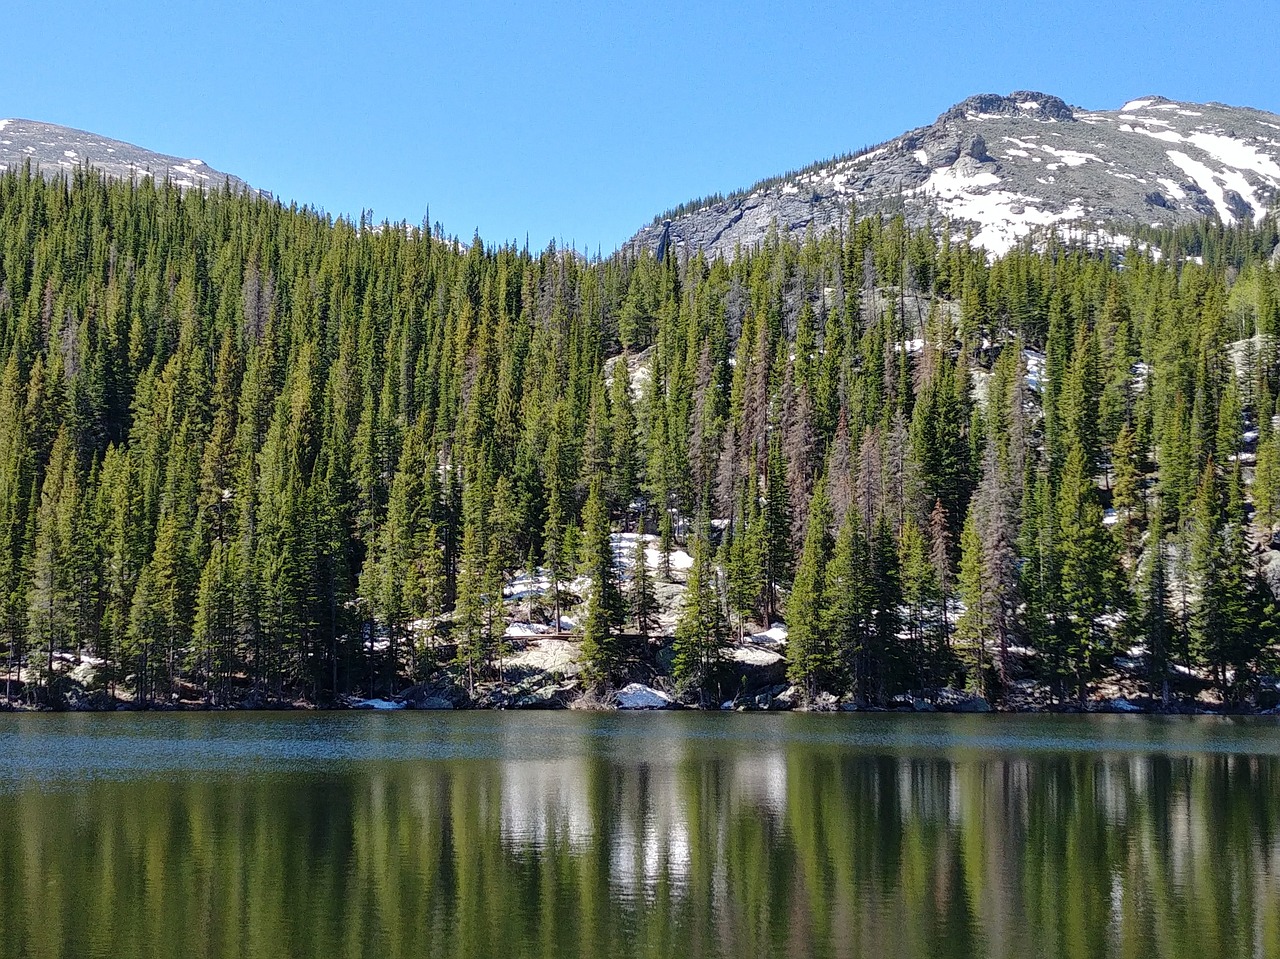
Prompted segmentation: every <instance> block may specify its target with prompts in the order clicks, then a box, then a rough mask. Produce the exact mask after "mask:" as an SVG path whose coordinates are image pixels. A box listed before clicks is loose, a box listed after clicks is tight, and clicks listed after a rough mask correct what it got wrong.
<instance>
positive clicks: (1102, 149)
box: [629, 91, 1280, 256]
mask: <svg viewBox="0 0 1280 959" xmlns="http://www.w3.org/2000/svg"><path fill="white" fill-rule="evenodd" d="M1278 196H1280V116H1277V115H1275V114H1271V113H1265V112H1262V111H1259V110H1253V109H1248V108H1244V107H1231V106H1224V105H1222V104H1219V103H1206V104H1189V103H1178V102H1175V101H1173V100H1167V99H1164V98H1163V97H1158V96H1147V97H1142V98H1140V99H1137V100H1130V101H1129V102H1128V103H1126V104H1124V105H1123V106H1122V107H1120V109H1118V110H1101V111H1092V110H1084V109H1081V108H1080V107H1072V106H1068V105H1067V104H1066V103H1065V102H1063V101H1062V100H1061V99H1059V98H1058V97H1055V96H1050V95H1048V94H1044V93H1033V92H1028V91H1019V92H1015V93H1013V94H1011V95H1009V96H1007V97H1004V96H998V95H995V94H984V95H980V96H974V97H970V98H969V99H967V100H964V101H962V102H961V103H958V104H956V105H955V106H954V107H952V108H951V109H949V110H947V111H946V112H945V113H943V114H942V115H941V116H940V117H938V119H937V120H936V121H935V122H934V123H933V124H931V125H929V126H925V127H920V128H918V129H916V130H912V131H911V132H909V133H905V134H903V135H902V136H900V137H898V138H897V139H894V140H892V141H890V142H888V143H885V144H883V145H881V146H879V147H877V148H875V149H872V150H868V151H865V152H863V153H861V154H859V155H856V156H852V157H845V158H840V159H836V160H832V161H830V162H827V163H820V164H817V165H815V166H812V167H810V168H808V169H807V170H805V171H802V172H800V173H798V174H794V175H788V176H786V177H781V178H775V179H772V180H766V181H763V182H762V183H761V184H758V185H757V186H755V187H753V188H751V189H749V190H747V191H744V192H742V193H739V194H735V195H733V196H730V197H728V198H726V199H724V200H723V201H720V202H715V203H712V204H709V205H706V206H703V207H702V208H700V209H696V210H693V211H689V212H684V213H683V214H681V215H677V216H675V217H673V218H672V221H671V239H672V241H673V243H674V244H675V247H676V249H680V248H685V249H689V250H692V249H701V250H704V251H706V252H707V253H708V254H709V255H713V256H714V255H722V256H732V255H733V254H734V250H735V248H737V247H738V246H740V245H741V246H743V247H749V246H752V245H754V244H756V243H758V242H760V240H761V239H763V237H764V236H765V234H766V232H767V231H768V229H769V228H770V225H771V224H773V223H775V222H776V223H777V225H778V228H779V229H780V230H782V231H785V232H803V231H805V230H806V229H808V228H809V227H810V226H812V227H813V228H814V229H815V230H817V231H819V232H821V231H823V230H826V229H829V228H832V227H836V226H839V225H842V224H844V223H845V221H846V220H847V218H848V215H849V211H850V209H851V208H852V207H853V206H854V205H855V204H856V206H857V208H858V209H859V210H862V211H867V212H871V211H877V210H878V211H886V212H897V211H903V212H905V214H906V216H907V219H908V221H909V222H910V223H911V224H912V225H913V226H922V225H924V224H925V223H926V222H930V221H932V222H933V223H934V224H935V225H937V224H940V223H942V222H944V221H947V220H949V221H950V222H951V224H952V231H953V233H959V232H962V231H964V230H965V229H972V231H973V233H974V242H975V243H977V244H979V245H981V246H983V247H985V248H986V249H987V250H988V251H990V252H992V253H997V254H998V253H1003V252H1005V251H1006V250H1008V249H1009V248H1010V247H1011V246H1013V245H1014V244H1015V243H1017V242H1018V241H1019V240H1020V239H1021V238H1023V237H1025V236H1027V235H1029V234H1032V233H1035V232H1036V231H1038V230H1044V229H1045V228H1048V227H1053V228H1056V229H1058V230H1059V231H1060V232H1067V231H1072V232H1087V233H1092V232H1096V231H1102V232H1104V233H1108V232H1109V230H1108V229H1107V228H1109V227H1118V228H1120V229H1123V228H1124V227H1125V226H1126V225H1138V224H1160V225H1162V226H1172V225H1177V224H1182V223H1190V222H1194V221H1196V220H1199V219H1200V218H1202V217H1205V216H1217V217H1218V218H1220V219H1221V220H1222V222H1223V223H1225V224H1228V225H1231V224H1235V223H1240V222H1243V221H1246V220H1257V219H1259V218H1261V217H1262V216H1263V215H1264V214H1265V213H1266V211H1268V210H1269V209H1271V208H1273V207H1274V205H1275V203H1276V199H1277V197H1278ZM662 231H663V222H662V218H661V217H660V218H658V219H656V220H655V221H654V222H653V223H652V224H650V225H649V226H647V227H645V228H644V229H642V230H640V231H639V232H638V233H637V234H636V235H635V236H634V237H633V238H632V240H631V241H630V244H629V245H631V246H632V247H637V248H639V247H647V248H649V249H656V247H657V245H658V243H659V240H660V238H661V236H662Z"/></svg>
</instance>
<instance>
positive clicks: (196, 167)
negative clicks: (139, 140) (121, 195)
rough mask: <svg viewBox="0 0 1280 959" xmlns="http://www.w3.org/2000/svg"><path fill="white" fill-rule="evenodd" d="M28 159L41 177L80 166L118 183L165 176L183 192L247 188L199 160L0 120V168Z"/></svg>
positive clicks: (50, 125) (42, 125)
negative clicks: (40, 173)
mask: <svg viewBox="0 0 1280 959" xmlns="http://www.w3.org/2000/svg"><path fill="white" fill-rule="evenodd" d="M27 160H30V161H31V163H32V165H33V166H36V167H38V168H39V169H40V170H41V171H42V172H43V173H44V174H45V175H46V176H49V175H52V174H54V173H57V172H59V171H62V170H68V171H69V170H73V169H75V168H76V167H78V166H81V165H83V164H86V163H87V164H88V165H89V166H91V167H96V168H97V169H99V170H102V171H103V172H104V173H106V174H107V175H108V176H112V177H118V178H121V179H130V178H137V177H141V176H152V177H155V178H156V179H158V180H163V179H164V178H165V177H168V178H170V179H171V180H172V181H173V183H174V185H175V186H177V187H180V188H182V189H187V188H190V187H193V186H195V185H197V184H199V185H201V186H203V187H205V188H206V189H214V188H221V187H222V185H223V183H230V184H231V188H232V189H233V190H248V189H251V188H250V186H249V184H247V183H245V182H244V181H243V180H241V179H240V178H239V177H235V176H232V175H231V174H229V173H223V172H222V171H220V170H215V169H214V168H213V167H211V166H209V165H208V164H207V163H205V162H204V161H203V160H193V159H183V158H182V157H176V156H167V155H166V154H163V153H155V152H154V151H152V150H146V149H143V148H142V147H139V146H135V145H134V144H132V143H125V142H123V141H121V140H109V139H107V138H106V137H101V136H98V135H97V134H96V133H87V132H85V131H84V130H76V129H73V128H71V127H63V126H58V125H57V124H54V123H41V122H39V121H38V120H0V168H4V167H8V166H19V165H21V164H22V163H23V162H25V161H27Z"/></svg>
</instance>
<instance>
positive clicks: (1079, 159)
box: [1040, 146, 1102, 166]
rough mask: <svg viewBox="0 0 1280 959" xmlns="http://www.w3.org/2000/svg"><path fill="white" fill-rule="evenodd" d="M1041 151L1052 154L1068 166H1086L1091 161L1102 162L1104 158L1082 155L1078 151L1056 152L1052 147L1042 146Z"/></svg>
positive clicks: (1087, 154)
mask: <svg viewBox="0 0 1280 959" xmlns="http://www.w3.org/2000/svg"><path fill="white" fill-rule="evenodd" d="M1040 149H1042V150H1044V151H1045V152H1046V153H1052V154H1053V155H1054V156H1056V157H1057V158H1058V159H1060V160H1061V161H1062V162H1063V163H1065V164H1066V165H1067V166H1084V165H1085V164H1086V163H1088V162H1089V161H1090V160H1092V161H1094V162H1095V163H1101V162H1102V157H1100V156H1095V155H1094V154H1092V153H1080V152H1078V151H1076V150H1055V149H1054V148H1053V147H1051V146H1042V147H1041V148H1040Z"/></svg>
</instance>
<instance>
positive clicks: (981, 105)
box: [938, 90, 1075, 123]
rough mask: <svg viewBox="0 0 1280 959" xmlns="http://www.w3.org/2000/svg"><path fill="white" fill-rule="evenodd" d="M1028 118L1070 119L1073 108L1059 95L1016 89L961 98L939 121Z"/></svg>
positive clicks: (1062, 120) (1073, 116) (1046, 119)
mask: <svg viewBox="0 0 1280 959" xmlns="http://www.w3.org/2000/svg"><path fill="white" fill-rule="evenodd" d="M999 116H1007V117H1028V118H1030V119H1033V120H1044V121H1049V120H1052V121H1058V122H1069V121H1072V120H1074V119H1075V113H1074V112H1073V111H1072V109H1071V107H1069V106H1067V104H1066V102H1065V101H1063V100H1062V99H1061V98H1060V97H1055V96H1051V95H1050V94H1048V93H1037V92H1035V91H1034V90H1015V91H1014V92H1013V93H1011V94H1009V95H1008V96H1007V97H1004V96H1000V95H999V94H998V93H980V94H978V95H977V96H972V97H969V98H968V99H965V100H961V101H960V102H959V103H957V104H956V105H955V106H953V107H952V108H951V109H949V110H947V111H946V112H945V113H943V114H942V116H940V117H938V122H939V123H944V122H946V121H948V120H961V121H964V120H975V119H979V120H980V119H986V118H990V117H999Z"/></svg>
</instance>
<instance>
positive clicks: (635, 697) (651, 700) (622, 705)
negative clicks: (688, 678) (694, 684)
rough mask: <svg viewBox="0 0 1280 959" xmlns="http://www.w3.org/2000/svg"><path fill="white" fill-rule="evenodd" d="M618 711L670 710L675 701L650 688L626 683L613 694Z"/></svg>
mask: <svg viewBox="0 0 1280 959" xmlns="http://www.w3.org/2000/svg"><path fill="white" fill-rule="evenodd" d="M614 698H615V700H616V701H617V706H618V708H619V709H670V708H671V707H672V706H674V705H675V700H674V699H672V698H671V697H670V696H668V695H667V694H666V693H664V692H662V690H660V689H654V688H653V687H652V686H645V685H644V684H642V683H628V684H627V685H626V686H623V687H622V688H621V689H619V690H618V691H617V693H615V694H614Z"/></svg>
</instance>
